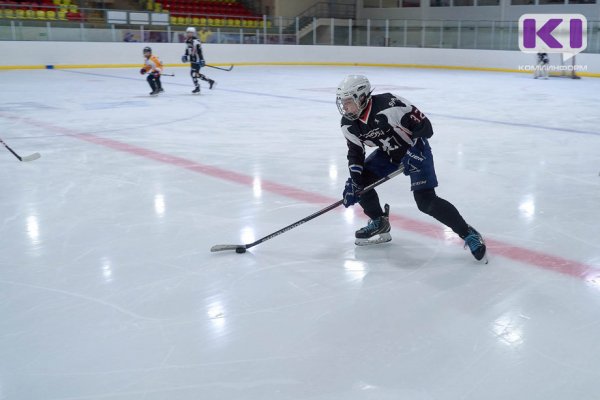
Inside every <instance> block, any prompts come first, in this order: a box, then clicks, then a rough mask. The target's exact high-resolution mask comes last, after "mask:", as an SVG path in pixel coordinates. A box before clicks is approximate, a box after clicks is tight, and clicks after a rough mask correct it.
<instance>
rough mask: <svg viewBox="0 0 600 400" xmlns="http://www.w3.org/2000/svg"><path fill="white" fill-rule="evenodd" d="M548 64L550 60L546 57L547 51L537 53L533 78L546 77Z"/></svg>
mask: <svg viewBox="0 0 600 400" xmlns="http://www.w3.org/2000/svg"><path fill="white" fill-rule="evenodd" d="M549 64H550V60H549V59H548V53H537V65H536V66H535V72H534V74H533V79H537V78H539V77H542V78H544V79H548V70H549V68H548V65H549Z"/></svg>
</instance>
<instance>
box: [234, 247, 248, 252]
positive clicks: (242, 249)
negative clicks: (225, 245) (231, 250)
mask: <svg viewBox="0 0 600 400" xmlns="http://www.w3.org/2000/svg"><path fill="white" fill-rule="evenodd" d="M235 252H236V253H238V254H242V253H245V252H246V249H245V248H244V247H241V246H240V247H236V248H235Z"/></svg>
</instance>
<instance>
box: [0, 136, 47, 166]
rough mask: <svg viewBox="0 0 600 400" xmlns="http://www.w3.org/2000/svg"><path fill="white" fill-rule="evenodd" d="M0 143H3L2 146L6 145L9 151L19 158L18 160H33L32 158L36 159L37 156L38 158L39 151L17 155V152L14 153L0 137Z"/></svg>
mask: <svg viewBox="0 0 600 400" xmlns="http://www.w3.org/2000/svg"><path fill="white" fill-rule="evenodd" d="M0 143H2V144H3V145H4V147H6V148H7V149H8V151H10V152H11V153H13V155H14V156H15V157H17V158H18V159H19V161H33V160H37V159H38V158H40V157H41V156H40V153H33V154H30V155H28V156H25V157H21V156H20V155H18V154H17V153H15V152H14V151H13V149H11V148H10V147H8V145H7V144H6V143H4V141H3V140H2V139H0Z"/></svg>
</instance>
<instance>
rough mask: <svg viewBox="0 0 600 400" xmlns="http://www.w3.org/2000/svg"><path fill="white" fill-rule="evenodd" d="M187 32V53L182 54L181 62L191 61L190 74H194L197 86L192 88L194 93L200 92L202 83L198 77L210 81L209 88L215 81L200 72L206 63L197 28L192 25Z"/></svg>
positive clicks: (193, 77) (193, 78)
mask: <svg viewBox="0 0 600 400" xmlns="http://www.w3.org/2000/svg"><path fill="white" fill-rule="evenodd" d="M185 34H186V36H187V39H186V41H185V44H186V49H185V54H184V55H183V56H181V62H184V63H186V62H190V65H191V68H192V69H191V70H190V75H191V76H192V81H193V82H194V86H195V88H194V90H192V93H194V94H199V93H200V83H199V82H198V78H200V79H202V80H203V81H206V82H208V88H209V89H212V88H213V86H214V85H215V81H213V80H212V79H210V78H208V77H206V75H203V74H201V73H200V68H202V67H204V66H205V65H206V63H205V62H204V56H203V55H202V43H201V42H200V40H199V39H198V37H197V34H196V28H194V27H191V26H190V27H189V28H187V29H186V30H185Z"/></svg>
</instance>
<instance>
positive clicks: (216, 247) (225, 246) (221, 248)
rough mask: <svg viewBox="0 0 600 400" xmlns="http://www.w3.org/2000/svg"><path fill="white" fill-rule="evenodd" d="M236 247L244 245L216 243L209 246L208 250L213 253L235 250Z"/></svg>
mask: <svg viewBox="0 0 600 400" xmlns="http://www.w3.org/2000/svg"><path fill="white" fill-rule="evenodd" d="M238 247H244V245H241V244H216V245H214V246H213V247H211V248H210V251H211V252H213V253H214V252H217V251H226V250H235V249H237V248H238Z"/></svg>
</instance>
